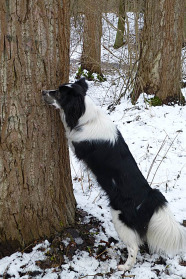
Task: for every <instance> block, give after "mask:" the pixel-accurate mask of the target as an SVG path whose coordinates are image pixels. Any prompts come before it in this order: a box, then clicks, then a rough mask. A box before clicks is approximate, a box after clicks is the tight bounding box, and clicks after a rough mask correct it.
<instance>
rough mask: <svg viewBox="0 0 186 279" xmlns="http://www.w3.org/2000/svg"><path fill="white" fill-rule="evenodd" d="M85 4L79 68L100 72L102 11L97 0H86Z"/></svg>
mask: <svg viewBox="0 0 186 279" xmlns="http://www.w3.org/2000/svg"><path fill="white" fill-rule="evenodd" d="M84 5H85V18H84V34H83V52H82V56H81V68H82V69H86V70H88V71H90V72H92V73H98V74H101V34H102V17H101V16H102V13H101V9H99V7H98V5H99V1H92V0H87V1H86V4H85V3H84Z"/></svg>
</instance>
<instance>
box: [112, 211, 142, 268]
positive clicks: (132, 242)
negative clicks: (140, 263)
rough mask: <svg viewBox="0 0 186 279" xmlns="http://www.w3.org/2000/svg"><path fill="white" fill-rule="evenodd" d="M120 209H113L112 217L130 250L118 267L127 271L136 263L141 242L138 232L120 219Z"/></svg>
mask: <svg viewBox="0 0 186 279" xmlns="http://www.w3.org/2000/svg"><path fill="white" fill-rule="evenodd" d="M120 213H121V212H120V211H119V210H113V209H111V214H112V219H113V223H114V226H115V229H116V231H117V233H118V235H119V237H120V239H121V240H122V241H123V242H124V243H125V244H126V246H127V250H128V258H127V261H126V263H125V264H124V265H119V266H118V269H119V270H123V271H127V270H130V269H131V268H132V267H133V266H134V264H135V263H136V256H137V253H138V247H139V245H140V244H141V240H140V237H139V235H138V233H137V232H135V231H134V230H132V229H130V228H129V227H127V226H126V225H125V224H124V223H123V222H122V221H120V219H119V214H120Z"/></svg>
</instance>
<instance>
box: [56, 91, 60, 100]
mask: <svg viewBox="0 0 186 279" xmlns="http://www.w3.org/2000/svg"><path fill="white" fill-rule="evenodd" d="M60 97H61V94H60V92H59V91H57V92H56V99H60Z"/></svg>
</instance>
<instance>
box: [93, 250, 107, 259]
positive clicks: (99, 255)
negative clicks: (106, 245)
mask: <svg viewBox="0 0 186 279" xmlns="http://www.w3.org/2000/svg"><path fill="white" fill-rule="evenodd" d="M106 252H107V249H105V250H104V251H102V252H101V253H100V254H99V255H97V256H96V257H95V259H96V260H97V259H98V258H99V257H100V256H101V255H103V254H104V253H106Z"/></svg>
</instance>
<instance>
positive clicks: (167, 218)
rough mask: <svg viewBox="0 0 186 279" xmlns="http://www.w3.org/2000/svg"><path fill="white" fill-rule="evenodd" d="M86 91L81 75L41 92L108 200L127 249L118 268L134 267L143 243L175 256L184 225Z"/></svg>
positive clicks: (184, 236)
mask: <svg viewBox="0 0 186 279" xmlns="http://www.w3.org/2000/svg"><path fill="white" fill-rule="evenodd" d="M87 89H88V85H87V83H86V81H85V79H84V78H81V79H80V80H78V81H76V82H75V83H66V84H63V85H61V86H60V87H59V89H57V90H45V91H43V92H42V93H43V98H44V100H45V102H46V103H47V104H50V105H53V106H55V107H56V108H58V109H59V112H60V116H61V120H62V122H63V124H64V127H65V130H66V136H67V139H68V142H69V145H70V146H71V148H72V149H73V151H74V152H75V155H76V156H77V158H78V159H80V160H83V161H84V163H85V164H86V165H87V166H88V167H89V169H90V170H91V171H92V172H93V173H94V175H95V176H96V179H97V181H98V183H99V184H100V186H101V187H102V188H103V189H104V191H105V192H106V194H107V196H108V198H109V201H110V207H111V214H112V219H113V223H114V226H115V229H116V231H117V233H118V235H119V237H120V238H121V239H122V241H123V242H124V243H125V244H126V246H127V250H128V258H127V261H126V263H125V264H124V265H119V266H118V268H119V270H123V271H126V270H130V269H131V268H132V267H133V265H134V264H135V262H136V256H137V252H138V247H139V245H141V244H142V243H143V242H144V241H146V242H147V244H148V246H149V248H150V250H151V251H152V252H164V253H166V254H171V255H173V254H176V253H178V252H179V251H181V250H184V248H185V245H186V231H185V229H184V227H183V226H181V225H180V224H179V223H177V222H176V220H175V219H174V216H173V214H172V213H171V212H170V210H169V208H168V204H167V201H166V199H165V197H164V196H163V195H162V193H161V192H160V191H159V190H157V189H152V188H151V187H150V186H149V184H148V182H147V180H146V179H145V178H144V176H143V175H142V173H141V171H140V170H139V168H138V166H137V163H136V161H135V160H134V158H133V156H132V154H131V152H130V150H129V148H128V146H127V144H126V143H125V141H124V139H123V137H122V135H121V133H120V132H119V131H118V129H117V127H116V126H115V124H114V123H113V122H112V120H111V119H110V118H109V116H108V115H106V114H105V113H104V112H103V111H102V110H101V109H100V108H99V107H97V106H96V105H95V104H94V102H93V101H92V99H91V98H90V97H89V96H87V95H86V91H87Z"/></svg>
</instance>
